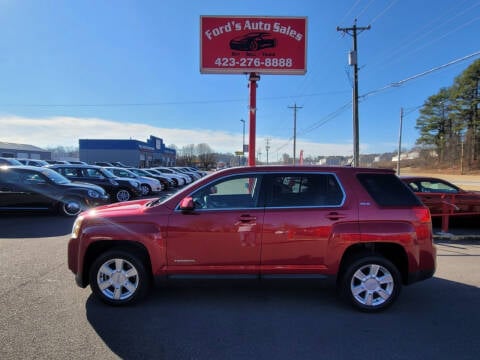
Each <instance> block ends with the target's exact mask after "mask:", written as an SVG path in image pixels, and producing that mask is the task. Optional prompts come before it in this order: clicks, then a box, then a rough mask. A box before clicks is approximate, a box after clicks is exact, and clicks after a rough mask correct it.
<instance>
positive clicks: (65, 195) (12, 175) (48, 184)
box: [0, 166, 109, 216]
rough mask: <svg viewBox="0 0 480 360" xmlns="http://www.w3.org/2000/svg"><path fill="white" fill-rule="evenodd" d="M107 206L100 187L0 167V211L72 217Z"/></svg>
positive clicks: (43, 171)
mask: <svg viewBox="0 0 480 360" xmlns="http://www.w3.org/2000/svg"><path fill="white" fill-rule="evenodd" d="M107 203H109V196H108V194H107V193H106V192H105V190H104V189H102V188H101V187H99V186H96V185H92V184H81V183H74V182H71V181H70V180H68V179H67V178H65V177H64V176H62V175H60V174H59V173H57V172H55V171H53V170H51V169H47V168H44V167H37V166H3V167H0V211H3V212H4V211H33V210H35V211H38V210H41V211H59V212H60V213H62V214H64V215H67V216H76V215H78V214H79V213H80V212H81V211H83V210H85V209H87V208H90V207H94V206H98V205H104V204H107Z"/></svg>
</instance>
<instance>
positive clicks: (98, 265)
mask: <svg viewBox="0 0 480 360" xmlns="http://www.w3.org/2000/svg"><path fill="white" fill-rule="evenodd" d="M89 276H90V287H91V289H92V292H93V294H94V295H95V296H96V297H98V298H99V299H100V300H101V301H103V302H104V303H106V304H109V305H114V306H122V305H130V304H134V303H136V302H138V301H139V300H140V299H142V298H143V297H144V296H145V295H146V294H147V292H148V290H149V288H150V283H151V280H150V279H151V277H150V276H149V273H148V272H147V270H146V267H145V262H144V261H143V260H142V258H141V257H140V256H138V255H136V254H134V253H132V252H129V251H128V252H127V251H126V250H123V249H116V250H115V249H114V250H109V251H107V252H105V253H103V254H101V255H100V256H99V257H98V258H97V259H96V260H95V261H94V263H93V264H92V267H91V268H90V274H89Z"/></svg>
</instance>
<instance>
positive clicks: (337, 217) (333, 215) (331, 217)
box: [325, 212, 346, 221]
mask: <svg viewBox="0 0 480 360" xmlns="http://www.w3.org/2000/svg"><path fill="white" fill-rule="evenodd" d="M325 217H326V218H327V219H329V220H334V221H335V220H340V219H345V218H346V216H345V215H342V214H339V213H337V212H331V213H328V214H327V215H326V216H325Z"/></svg>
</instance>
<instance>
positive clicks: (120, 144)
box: [79, 135, 177, 167]
mask: <svg viewBox="0 0 480 360" xmlns="http://www.w3.org/2000/svg"><path fill="white" fill-rule="evenodd" d="M79 154H80V160H81V161H85V162H87V163H89V164H94V163H95V162H97V161H106V162H113V161H119V162H121V163H123V164H125V165H128V166H135V167H151V166H172V165H175V160H176V156H177V152H176V150H175V149H171V148H168V147H166V146H165V144H164V142H163V139H161V138H159V137H156V136H153V135H151V136H150V138H148V139H147V141H145V142H144V141H140V140H132V139H128V140H115V139H113V140H112V139H80V140H79Z"/></svg>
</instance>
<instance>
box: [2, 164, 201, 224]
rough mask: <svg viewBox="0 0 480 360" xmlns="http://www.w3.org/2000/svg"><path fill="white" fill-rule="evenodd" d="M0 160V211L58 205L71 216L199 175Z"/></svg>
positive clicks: (171, 186)
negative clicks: (0, 169) (0, 168)
mask: <svg viewBox="0 0 480 360" xmlns="http://www.w3.org/2000/svg"><path fill="white" fill-rule="evenodd" d="M3 159H7V160H5V161H3ZM0 160H2V161H1V162H0V166H1V167H2V171H1V172H0V211H2V212H3V211H26V210H28V211H30V210H31V211H33V210H48V211H52V210H59V212H60V213H63V214H64V215H68V216H75V215H77V214H79V213H80V212H81V211H82V210H85V209H87V208H90V207H94V206H98V205H103V204H107V203H111V202H122V201H128V200H132V199H136V198H138V197H141V196H154V195H156V194H158V193H160V192H162V191H164V190H171V189H174V188H178V187H179V186H183V185H186V184H189V183H191V182H192V181H194V180H196V179H198V178H200V177H201V175H200V174H195V175H194V174H193V173H189V174H187V173H182V172H178V173H177V172H176V171H173V170H172V171H168V170H169V169H168V168H152V169H137V168H126V167H119V166H97V165H88V164H85V163H81V164H72V163H57V164H48V163H46V162H41V161H39V160H33V159H30V160H29V161H23V160H24V159H20V160H21V161H19V160H18V159H13V158H0ZM119 165H123V164H119ZM89 186H90V187H89ZM99 189H100V190H101V191H98V190H99Z"/></svg>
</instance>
